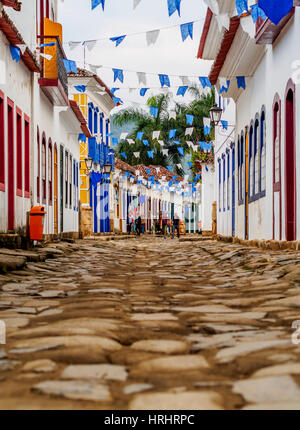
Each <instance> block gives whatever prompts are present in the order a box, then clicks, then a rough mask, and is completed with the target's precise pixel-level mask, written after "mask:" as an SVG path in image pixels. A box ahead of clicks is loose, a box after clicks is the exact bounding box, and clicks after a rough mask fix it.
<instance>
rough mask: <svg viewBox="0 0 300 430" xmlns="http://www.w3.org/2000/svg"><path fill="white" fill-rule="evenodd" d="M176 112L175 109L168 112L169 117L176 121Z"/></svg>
mask: <svg viewBox="0 0 300 430" xmlns="http://www.w3.org/2000/svg"><path fill="white" fill-rule="evenodd" d="M176 117H177V116H176V112H175V111H171V112H169V119H174V120H175V121H176Z"/></svg>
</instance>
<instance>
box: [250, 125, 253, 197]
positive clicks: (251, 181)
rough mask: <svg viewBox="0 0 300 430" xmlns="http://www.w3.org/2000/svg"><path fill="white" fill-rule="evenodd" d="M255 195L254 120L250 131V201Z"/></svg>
mask: <svg viewBox="0 0 300 430" xmlns="http://www.w3.org/2000/svg"><path fill="white" fill-rule="evenodd" d="M253 196H254V126H253V121H252V122H251V125H250V131H249V203H251V202H252V201H253Z"/></svg>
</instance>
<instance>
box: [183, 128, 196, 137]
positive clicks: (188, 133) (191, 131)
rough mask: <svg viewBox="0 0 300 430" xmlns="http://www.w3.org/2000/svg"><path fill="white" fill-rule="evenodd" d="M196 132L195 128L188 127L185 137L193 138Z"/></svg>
mask: <svg viewBox="0 0 300 430" xmlns="http://www.w3.org/2000/svg"><path fill="white" fill-rule="evenodd" d="M193 132H194V127H188V128H186V129H185V135H186V136H191V135H192V134H193Z"/></svg>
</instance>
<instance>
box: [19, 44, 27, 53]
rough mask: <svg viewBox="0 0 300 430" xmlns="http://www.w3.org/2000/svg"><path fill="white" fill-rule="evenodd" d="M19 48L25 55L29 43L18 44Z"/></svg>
mask: <svg viewBox="0 0 300 430" xmlns="http://www.w3.org/2000/svg"><path fill="white" fill-rule="evenodd" d="M16 46H17V47H18V48H20V51H21V53H22V55H24V52H25V51H26V48H27V45H25V43H20V44H18V45H16Z"/></svg>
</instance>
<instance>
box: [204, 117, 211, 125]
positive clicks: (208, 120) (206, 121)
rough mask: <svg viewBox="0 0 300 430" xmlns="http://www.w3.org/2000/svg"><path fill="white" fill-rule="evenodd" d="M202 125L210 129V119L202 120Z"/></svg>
mask: <svg viewBox="0 0 300 430" xmlns="http://www.w3.org/2000/svg"><path fill="white" fill-rule="evenodd" d="M203 125H204V127H210V125H211V119H210V118H203Z"/></svg>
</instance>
